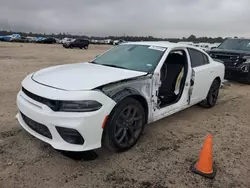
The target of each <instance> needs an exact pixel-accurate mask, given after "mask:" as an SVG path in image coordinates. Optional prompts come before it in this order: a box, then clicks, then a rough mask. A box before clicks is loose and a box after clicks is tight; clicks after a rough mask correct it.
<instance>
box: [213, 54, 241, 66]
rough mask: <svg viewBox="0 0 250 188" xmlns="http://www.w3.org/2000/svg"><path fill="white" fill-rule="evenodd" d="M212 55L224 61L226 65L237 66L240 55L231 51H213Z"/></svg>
mask: <svg viewBox="0 0 250 188" xmlns="http://www.w3.org/2000/svg"><path fill="white" fill-rule="evenodd" d="M211 57H212V58H214V59H218V60H221V61H223V63H224V65H225V66H226V67H236V66H237V65H238V63H239V55H237V54H230V53H211Z"/></svg>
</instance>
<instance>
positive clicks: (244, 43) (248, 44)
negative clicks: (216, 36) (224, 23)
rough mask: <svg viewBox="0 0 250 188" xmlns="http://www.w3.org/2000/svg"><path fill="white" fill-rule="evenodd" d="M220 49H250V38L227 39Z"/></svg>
mask: <svg viewBox="0 0 250 188" xmlns="http://www.w3.org/2000/svg"><path fill="white" fill-rule="evenodd" d="M218 49H225V50H242V51H250V39H227V40H225V41H224V42H223V43H222V44H221V45H220V46H218Z"/></svg>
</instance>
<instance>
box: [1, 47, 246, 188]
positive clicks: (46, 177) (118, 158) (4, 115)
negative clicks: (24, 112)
mask: <svg viewBox="0 0 250 188" xmlns="http://www.w3.org/2000/svg"><path fill="white" fill-rule="evenodd" d="M108 48H109V46H102V45H99V46H93V45H92V46H90V48H89V49H88V50H78V49H73V50H68V49H64V48H63V47H62V46H61V45H42V44H18V43H16V44H11V43H0V67H1V68H0V71H1V72H0V96H1V97H0V188H12V187H13V188H21V187H25V188H33V187H39V188H55V187H60V188H73V187H75V188H79V187H81V188H83V187H88V188H90V187H107V188H111V187H118V188H120V187H124V188H125V187H126V188H127V187H128V188H129V187H139V188H149V187H155V188H166V187H169V188H171V187H177V188H182V187H200V188H203V187H216V188H217V187H218V188H221V187H223V188H227V187H228V188H231V187H237V188H238V187H250V178H249V174H250V124H249V122H250V116H249V110H250V86H247V85H241V84H237V83H230V85H227V86H225V87H224V88H223V89H222V90H221V93H220V98H219V101H218V104H217V105H216V106H215V107H214V108H212V109H203V108H200V107H199V106H194V107H192V108H190V109H187V110H184V111H182V112H180V113H177V114H175V115H172V116H170V117H167V118H165V119H162V120H160V121H158V122H155V123H153V124H150V125H148V126H146V129H145V131H144V134H143V136H142V137H141V139H140V141H139V142H138V144H137V145H136V146H135V147H134V148H132V149H131V150H129V151H127V152H125V153H120V154H115V153H111V152H109V151H107V150H104V149H99V150H97V151H96V153H97V155H98V157H97V158H96V159H95V160H90V161H88V160H86V157H87V156H88V155H89V153H86V154H84V156H82V157H83V158H82V160H74V159H72V158H69V157H67V156H65V155H63V154H62V153H60V152H58V151H55V150H54V149H53V148H51V147H50V146H49V145H47V144H45V143H43V142H41V141H39V140H37V139H36V138H34V137H32V136H30V135H29V134H28V133H26V132H25V131H23V130H22V129H21V128H20V126H19V124H18V122H17V121H16V119H15V118H14V117H15V115H16V112H17V109H16V104H15V98H16V94H17V92H18V90H19V89H20V83H21V81H22V80H23V78H24V77H25V76H26V75H27V74H29V73H31V72H33V71H36V70H38V69H41V68H44V67H48V66H52V65H57V64H65V63H74V62H82V61H87V60H90V59H91V58H93V57H95V56H96V55H98V54H100V53H101V52H103V51H104V50H106V49H108ZM208 133H211V134H212V135H213V160H214V163H215V166H216V167H217V170H218V172H217V175H216V177H215V179H213V180H208V179H205V178H203V177H201V176H198V175H196V174H193V173H191V172H190V170H189V168H190V165H191V164H192V163H193V162H194V161H196V160H197V157H198V153H199V151H200V149H201V146H202V144H203V142H204V139H205V137H206V135H207V134H208ZM90 154H91V153H90Z"/></svg>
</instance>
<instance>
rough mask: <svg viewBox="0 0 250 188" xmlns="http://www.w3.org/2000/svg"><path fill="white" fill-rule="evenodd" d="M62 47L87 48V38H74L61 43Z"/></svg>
mask: <svg viewBox="0 0 250 188" xmlns="http://www.w3.org/2000/svg"><path fill="white" fill-rule="evenodd" d="M63 47H64V48H80V49H82V48H84V49H88V47H89V40H86V39H75V40H73V41H70V42H65V43H63Z"/></svg>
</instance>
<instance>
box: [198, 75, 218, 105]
mask: <svg viewBox="0 0 250 188" xmlns="http://www.w3.org/2000/svg"><path fill="white" fill-rule="evenodd" d="M219 91H220V82H219V81H218V80H214V81H213V83H212V85H211V87H210V89H209V92H208V94H207V98H206V99H205V100H203V101H202V102H201V103H200V106H201V107H204V108H212V107H213V106H214V105H215V104H216V102H217V99H218V96H219Z"/></svg>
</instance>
